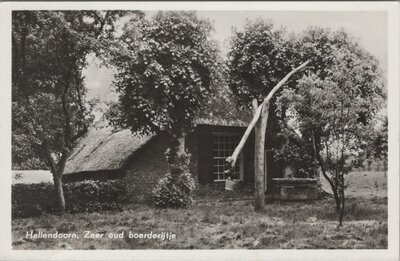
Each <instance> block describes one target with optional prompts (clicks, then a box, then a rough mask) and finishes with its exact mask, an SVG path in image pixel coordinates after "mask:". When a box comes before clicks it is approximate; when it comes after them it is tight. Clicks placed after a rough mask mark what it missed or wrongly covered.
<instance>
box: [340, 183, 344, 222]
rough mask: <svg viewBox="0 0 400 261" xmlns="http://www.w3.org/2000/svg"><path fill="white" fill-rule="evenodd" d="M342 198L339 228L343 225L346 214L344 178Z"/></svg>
mask: <svg viewBox="0 0 400 261" xmlns="http://www.w3.org/2000/svg"><path fill="white" fill-rule="evenodd" d="M341 197H342V204H341V208H340V216H339V226H342V223H343V214H344V202H345V198H344V177H342V188H341Z"/></svg>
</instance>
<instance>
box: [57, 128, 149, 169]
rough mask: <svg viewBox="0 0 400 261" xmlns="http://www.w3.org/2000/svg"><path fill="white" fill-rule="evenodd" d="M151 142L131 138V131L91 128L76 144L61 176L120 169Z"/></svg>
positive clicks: (140, 137) (146, 139) (144, 137)
mask: <svg viewBox="0 0 400 261" xmlns="http://www.w3.org/2000/svg"><path fill="white" fill-rule="evenodd" d="M150 139H151V136H143V135H142V136H141V135H134V134H132V132H131V131H130V130H121V131H115V130H114V129H113V128H111V127H106V128H101V129H96V128H92V129H90V130H89V132H88V133H87V134H86V135H85V136H84V137H82V138H81V139H80V140H79V141H78V143H77V146H76V147H75V149H74V151H73V153H72V154H71V155H70V156H69V158H68V160H67V162H66V165H65V170H64V174H65V175H68V174H71V173H78V172H86V171H97V170H116V169H119V168H121V167H122V166H123V165H124V163H125V162H126V160H127V159H128V158H129V157H130V156H131V155H132V154H133V153H134V152H135V151H136V150H138V149H139V148H141V147H142V146H143V145H145V144H146V143H147V142H148V141H149V140H150Z"/></svg>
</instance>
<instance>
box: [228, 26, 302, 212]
mask: <svg viewBox="0 0 400 261" xmlns="http://www.w3.org/2000/svg"><path fill="white" fill-rule="evenodd" d="M293 47H294V41H293V37H292V38H290V37H287V35H286V33H285V31H284V30H283V29H279V30H276V29H274V26H273V24H272V22H270V21H263V20H256V21H255V22H251V21H248V22H247V23H246V25H245V27H244V30H243V31H236V32H234V35H233V37H232V38H231V47H230V51H229V52H228V68H229V72H228V75H229V87H230V89H231V90H232V92H233V94H234V96H235V98H236V102H237V104H238V105H239V106H242V107H246V108H250V106H251V105H252V106H253V111H254V115H255V117H256V116H257V115H258V114H256V110H257V107H258V104H261V105H260V107H261V108H262V110H261V111H260V114H261V118H260V120H259V121H256V122H255V123H256V128H255V131H256V135H255V136H256V142H255V144H256V148H255V170H256V171H255V181H256V182H255V183H256V184H255V186H256V202H255V207H256V209H257V210H262V209H263V207H264V193H265V190H266V188H265V182H264V161H265V159H264V139H265V132H266V131H268V132H270V133H271V136H276V134H277V132H278V131H277V127H278V119H279V118H281V117H283V116H284V114H285V110H282V114H281V115H277V114H275V111H276V106H275V97H273V96H272V95H271V96H270V94H271V93H272V90H273V89H274V86H276V85H277V84H278V82H280V81H281V80H282V79H283V78H285V76H286V75H287V74H289V73H290V72H291V71H292V70H293V69H294V67H295V66H298V65H299V64H300V63H302V62H304V61H305V60H304V61H302V62H299V61H300V60H299V59H298V60H296V59H295V58H296V56H295V51H294V49H293ZM298 78H299V77H298V75H295V74H294V76H293V77H291V78H290V79H289V77H288V78H286V80H287V81H284V82H283V84H284V85H285V86H288V87H289V88H293V87H294V86H295V82H296V81H297V79H298ZM283 84H282V85H283ZM276 91H278V90H276ZM267 96H270V100H268V101H266V100H265V98H266V97H267ZM260 107H259V108H260ZM269 111H271V112H273V113H269ZM267 126H268V129H267ZM274 140H275V139H274ZM274 140H271V141H268V142H270V143H272V145H273V146H272V147H279V146H280V145H281V144H278V143H276V142H275V141H274ZM233 156H234V155H233ZM228 163H229V164H230V165H232V163H233V165H234V163H235V162H234V161H233V162H228ZM229 164H228V165H229Z"/></svg>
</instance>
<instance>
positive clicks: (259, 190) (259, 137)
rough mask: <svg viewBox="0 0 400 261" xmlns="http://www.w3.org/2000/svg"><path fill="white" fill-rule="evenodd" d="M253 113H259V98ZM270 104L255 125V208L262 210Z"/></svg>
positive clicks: (265, 105) (262, 111)
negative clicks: (266, 134)
mask: <svg viewBox="0 0 400 261" xmlns="http://www.w3.org/2000/svg"><path fill="white" fill-rule="evenodd" d="M252 105H253V113H254V114H256V113H257V107H258V106H257V100H256V99H254V100H253V103H252ZM268 109H269V104H265V103H264V104H263V106H262V110H261V115H260V119H259V120H258V121H257V123H256V125H255V127H254V134H255V140H254V183H255V210H256V211H262V210H263V209H264V207H265V191H266V187H265V180H264V178H265V177H264V175H265V168H264V167H265V166H264V163H265V153H264V152H265V131H266V129H267V121H268Z"/></svg>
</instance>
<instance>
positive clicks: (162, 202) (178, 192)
mask: <svg viewBox="0 0 400 261" xmlns="http://www.w3.org/2000/svg"><path fill="white" fill-rule="evenodd" d="M194 188H195V185H194V180H193V178H192V176H191V175H190V173H188V172H185V173H183V174H181V175H179V176H178V177H175V176H172V175H171V174H170V173H167V174H166V175H165V177H164V178H162V179H160V181H159V183H158V184H157V185H156V187H155V188H154V190H153V198H154V204H155V205H156V206H157V207H161V208H166V207H171V208H182V207H187V206H189V205H190V204H191V203H192V195H191V193H192V191H193V190H194Z"/></svg>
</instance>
